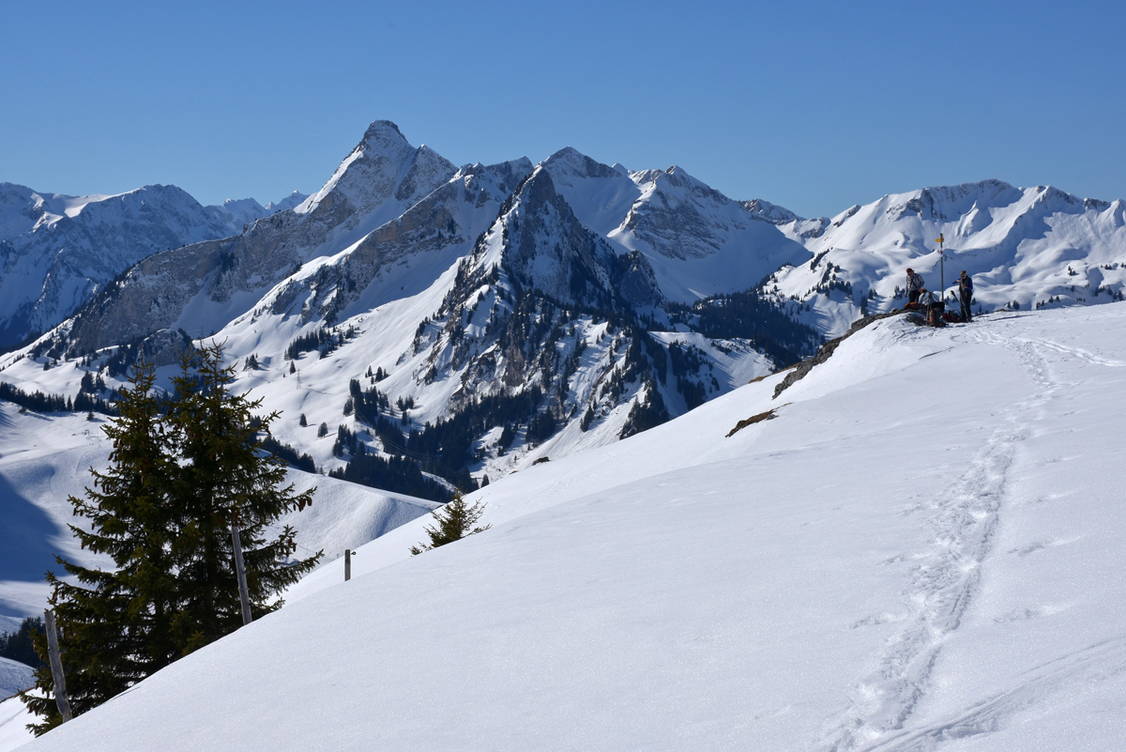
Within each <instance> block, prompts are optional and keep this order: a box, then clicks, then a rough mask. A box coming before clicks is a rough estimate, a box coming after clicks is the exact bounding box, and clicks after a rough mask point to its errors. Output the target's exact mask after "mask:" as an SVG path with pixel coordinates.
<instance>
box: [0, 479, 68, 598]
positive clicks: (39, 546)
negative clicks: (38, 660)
mask: <svg viewBox="0 0 1126 752" xmlns="http://www.w3.org/2000/svg"><path fill="white" fill-rule="evenodd" d="M0 520H3V524H0V581H3V580H7V581H24V582H30V583H40V582H43V576H44V574H45V573H46V572H47V570H54V571H55V572H60V571H61V570H62V567H60V566H59V565H58V563H57V562H56V561H55V554H56V553H58V550H57V549H56V547H55V546H54V545H53V543H52V541H54V540H55V539H56V538H57V537H58V536H61V535H67V534H69V533H68V531H65V530H63V529H62V528H60V527H59V526H58V525H57V524H56V523H55V522H54V520H52V519H51V518H50V517H49V516H48V515H47V513H46V512H44V511H43V510H42V509H40V508H39V507H37V506H36V505H35V504H33V503H31V502H30V501H28V500H27V499H26V498H24V497H23V496H22V495H21V494H20V493H19V492H18V491H17V490H16V489H15V487H13V486H12V484H11V483H10V482H9V481H8V479H7V478H6V477H4V474H3V473H0ZM0 614H14V612H11V609H9V608H8V607H7V606H6V604H5V603H4V601H3V599H2V598H0Z"/></svg>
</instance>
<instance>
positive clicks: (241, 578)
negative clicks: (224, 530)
mask: <svg viewBox="0 0 1126 752" xmlns="http://www.w3.org/2000/svg"><path fill="white" fill-rule="evenodd" d="M231 547H232V548H233V549H234V553H235V576H236V577H237V578H238V599H239V603H241V604H242V623H243V625H244V626H245V625H247V624H249V623H250V620H251V619H250V591H249V589H248V588H247V586H246V563H245V562H244V561H243V559H242V541H241V540H240V539H239V529H238V525H231Z"/></svg>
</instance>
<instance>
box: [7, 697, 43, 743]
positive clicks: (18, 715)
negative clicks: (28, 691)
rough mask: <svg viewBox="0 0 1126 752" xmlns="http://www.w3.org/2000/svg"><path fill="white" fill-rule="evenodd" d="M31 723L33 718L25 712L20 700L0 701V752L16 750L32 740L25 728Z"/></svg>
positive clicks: (16, 698)
mask: <svg viewBox="0 0 1126 752" xmlns="http://www.w3.org/2000/svg"><path fill="white" fill-rule="evenodd" d="M33 722H34V718H33V717H32V716H31V715H30V714H29V713H28V712H27V708H25V707H24V704H23V703H22V702H20V698H18V697H12V698H10V699H7V700H0V752H9V750H13V749H17V748H19V747H22V746H23V745H25V744H27V743H28V742H30V741H31V740H32V739H34V738H35V737H34V736H32V734H31V732H30V731H28V730H27V728H26V727H27V724H29V723H33Z"/></svg>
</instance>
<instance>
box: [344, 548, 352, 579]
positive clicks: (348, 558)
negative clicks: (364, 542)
mask: <svg viewBox="0 0 1126 752" xmlns="http://www.w3.org/2000/svg"><path fill="white" fill-rule="evenodd" d="M350 579H352V549H350V548H346V549H344V581H345V582H347V581H348V580H350Z"/></svg>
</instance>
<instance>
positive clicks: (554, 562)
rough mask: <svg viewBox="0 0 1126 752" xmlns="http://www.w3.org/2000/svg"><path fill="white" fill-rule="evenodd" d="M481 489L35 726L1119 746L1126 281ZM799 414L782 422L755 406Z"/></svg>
mask: <svg viewBox="0 0 1126 752" xmlns="http://www.w3.org/2000/svg"><path fill="white" fill-rule="evenodd" d="M782 378H783V375H782V374H777V375H774V376H771V377H768V378H766V379H763V380H761V381H758V382H755V383H752V384H749V385H746V386H743V387H741V388H739V389H736V390H735V391H733V392H731V393H729V394H727V395H725V396H722V397H719V398H717V399H715V400H713V401H711V402H709V403H707V404H705V405H703V406H702V407H700V408H698V409H696V410H694V411H692V412H690V413H687V414H686V415H684V416H682V417H680V418H678V419H675V420H673V421H671V422H669V423H666V424H664V425H662V426H659V427H657V428H654V429H652V430H650V431H647V432H645V433H642V434H640V435H638V436H636V437H633V438H631V439H627V440H625V441H622V442H619V443H616V444H613V445H610V446H606V447H601V448H598V449H594V450H591V451H587V452H580V453H576V454H573V455H571V456H569V457H566V458H564V459H562V460H553V461H551V462H549V463H545V464H541V465H537V466H535V467H532V468H528V469H526V470H523V471H521V472H519V473H516V474H513V475H509V476H506V477H504V478H503V479H499V480H494V483H493V484H492V485H490V486H488V487H486V488H484V489H483V490H481V491H479V492H477V493H476V494H475V495H474V498H479V499H481V500H482V501H484V502H485V503H486V504H487V505H488V515H487V521H489V522H491V523H492V525H493V527H492V529H491V530H489V531H487V532H485V533H482V534H480V535H477V536H474V537H472V538H470V539H467V540H465V541H461V542H459V543H456V544H453V545H450V546H447V547H444V548H441V549H438V550H435V551H432V552H428V553H426V554H424V555H422V556H418V557H410V556H409V555H408V554H407V548H408V547H409V546H410V545H411V544H412V543H415V542H417V541H419V540H422V538H423V532H422V527H423V525H424V524H425V523H426V520H425V519H417V520H415V521H413V522H410V523H407V524H406V525H403V526H402V527H399V528H397V529H395V530H393V531H391V532H390V533H388V534H386V535H384V536H382V537H380V538H378V539H377V540H375V541H373V542H372V543H369V544H368V545H366V546H363V547H361V548H360V551H359V555H358V557H357V559H356V560H355V562H354V565H355V569H354V571H355V572H356V575H355V576H354V578H353V580H352V581H351V582H349V583H346V584H345V583H342V582H340V579H341V576H340V572H339V567H326V568H323V569H321V570H319V571H317V572H314V573H312V574H311V575H310V576H309V577H308V578H307V579H306V580H305V581H303V582H302V583H300V584H299V585H298V586H297V587H296V588H295V590H294V592H293V593H292V594H291V602H290V605H288V606H287V607H286V608H284V609H282V610H281V611H280V612H278V613H275V614H272V615H270V616H267V617H265V618H263V619H261V620H260V621H258V622H255V623H254V624H252V625H250V626H248V627H246V628H243V629H241V630H239V631H238V632H237V633H235V634H233V635H231V636H229V637H227V638H225V639H223V640H221V641H219V642H217V643H215V644H212V645H210V646H208V647H206V648H204V649H202V650H200V651H198V652H197V653H195V654H193V655H191V656H189V657H188V658H186V659H184V660H181V661H179V662H178V663H176V664H174V665H172V666H170V667H168V668H167V669H165V670H163V671H161V672H159V673H157V674H155V675H154V676H152V677H150V678H149V679H148V680H146V681H144V682H142V683H141V684H139V685H137V686H136V687H135V688H133V689H131V690H129V691H128V692H126V693H124V694H123V695H121V696H119V697H117V698H115V699H114V700H111V701H110V702H108V703H106V704H105V705H103V706H102V707H100V708H98V709H96V710H94V711H92V712H90V713H88V714H86V715H84V716H80V717H79V718H77V719H75V720H74V721H73V722H71V723H68V724H67V725H65V726H63V727H61V728H59V729H58V730H56V731H53V732H52V733H50V734H48V735H47V736H45V737H43V738H41V739H39V740H37V741H36V742H34V743H33V744H31V745H30V746H29V747H27V749H29V750H35V751H39V750H43V751H47V750H60V751H62V750H65V751H70V750H73V751H74V752H79V751H81V752H90V751H91V750H154V749H160V750H171V751H175V750H185V751H187V750H199V749H270V750H321V749H325V750H328V749H343V750H358V749H395V750H400V749H426V750H465V749H479V750H486V749H487V750H528V749H536V750H545V749H552V750H574V749H596V750H625V749H629V750H635V749H636V750H641V749H644V750H728V749H730V750H736V749H738V750H748V749H750V750H817V751H821V750H824V751H826V752H828V751H829V750H835V751H837V752H844V751H846V750H881V751H887V750H897V751H905V750H936V749H937V750H943V751H949V752H954V751H959V752H960V751H964V750H1032V749H1044V750H1048V749H1052V750H1055V749H1068V750H1100V751H1104V750H1110V749H1117V748H1121V746H1122V739H1123V738H1126V701H1124V700H1123V698H1124V697H1126V579H1124V578H1123V577H1122V571H1123V567H1124V565H1126V547H1124V546H1123V545H1122V538H1123V535H1124V533H1126V509H1124V507H1123V505H1122V486H1121V474H1120V470H1121V457H1122V439H1121V430H1122V425H1123V418H1124V412H1126V409H1124V405H1126V304H1121V303H1115V304H1108V305H1102V306H1093V307H1087V308H1073V309H1065V310H1054V311H1045V312H1040V313H1035V314H1028V313H1017V314H1004V313H998V314H992V315H989V316H984V317H981V318H980V319H979V322H978V323H976V324H974V325H971V326H952V327H949V328H946V329H942V330H931V329H922V328H916V327H914V326H913V325H911V324H909V323H907V322H905V321H904V320H903V319H902V318H901V317H895V318H890V319H884V320H881V321H878V322H876V323H875V324H873V325H871V326H869V327H867V328H866V329H864V330H862V331H860V332H859V333H857V334H855V335H854V336H852V337H850V338H849V339H847V340H845V341H844V342H843V343H842V344H841V345H840V347H839V348H838V349H837V350H836V352H835V353H834V355H833V356H832V357H831V358H830V359H829V360H828V361H827V362H826V363H824V364H821V365H818V366H816V367H815V368H814V369H813V370H812V371H811V372H810V373H809V374H808V375H807V376H806V377H805V378H804V379H803V380H801V381H799V382H797V383H796V384H794V385H793V386H791V387H790V388H788V389H787V390H785V391H784V392H782V393H781V394H780V395H779V396H778V397H777V398H775V397H774V391H775V388H776V386H777V385H778V384H779V382H780V381H781V379H782ZM768 410H774V417H773V419H766V420H761V421H759V422H756V423H753V424H750V425H747V426H746V427H744V428H743V429H742V430H739V431H737V432H735V433H734V434H733V435H731V436H730V437H728V436H727V435H728V433H729V431H731V429H732V428H734V427H735V425H736V423H737V422H738V421H740V420H743V419H745V418H748V417H751V416H755V415H759V414H761V413H763V412H765V411H768Z"/></svg>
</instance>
